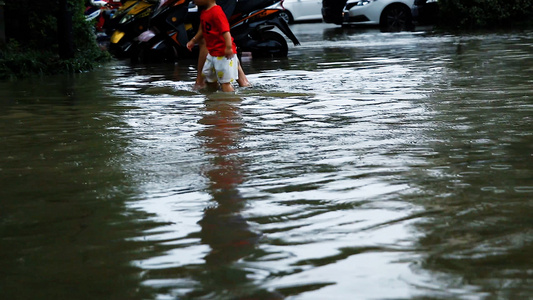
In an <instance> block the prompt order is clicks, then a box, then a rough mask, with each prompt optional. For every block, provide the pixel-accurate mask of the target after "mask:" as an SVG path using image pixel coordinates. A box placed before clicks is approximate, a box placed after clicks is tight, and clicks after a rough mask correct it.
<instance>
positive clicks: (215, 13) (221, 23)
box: [200, 5, 237, 56]
mask: <svg viewBox="0 0 533 300" xmlns="http://www.w3.org/2000/svg"><path fill="white" fill-rule="evenodd" d="M200 24H201V25H202V33H203V35H204V39H205V44H206V46H207V50H208V51H209V54H211V56H224V55H225V50H226V41H224V37H223V36H222V34H223V33H224V32H227V31H229V29H230V27H229V22H228V19H227V18H226V15H225V14H224V11H223V10H222V8H221V7H220V6H218V5H215V6H213V7H211V8H210V9H206V10H204V11H202V14H201V15H200ZM231 43H232V45H233V53H237V47H236V46H235V43H234V42H233V37H231Z"/></svg>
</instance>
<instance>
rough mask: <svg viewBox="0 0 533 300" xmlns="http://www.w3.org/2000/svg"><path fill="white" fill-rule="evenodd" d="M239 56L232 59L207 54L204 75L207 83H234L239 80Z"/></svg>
mask: <svg viewBox="0 0 533 300" xmlns="http://www.w3.org/2000/svg"><path fill="white" fill-rule="evenodd" d="M238 63H239V59H238V58H237V54H235V55H233V57H232V58H231V59H227V58H226V57H225V56H211V54H207V59H206V60H205V64H204V68H203V69H202V75H203V76H204V77H205V79H206V80H207V82H217V81H218V82H219V83H233V82H235V81H236V80H237V79H238V78H239V71H238Z"/></svg>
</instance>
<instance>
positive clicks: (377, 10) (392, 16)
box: [324, 0, 414, 31]
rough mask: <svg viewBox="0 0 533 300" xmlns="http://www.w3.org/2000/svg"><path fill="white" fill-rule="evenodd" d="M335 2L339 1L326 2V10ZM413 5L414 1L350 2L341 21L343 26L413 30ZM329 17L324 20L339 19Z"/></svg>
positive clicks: (378, 0) (347, 3) (364, 0)
mask: <svg viewBox="0 0 533 300" xmlns="http://www.w3.org/2000/svg"><path fill="white" fill-rule="evenodd" d="M333 1H338V0H324V8H327V7H328V5H329V3H332V2H333ZM413 5H414V0H348V1H347V2H346V6H344V9H343V12H342V19H341V20H342V24H343V25H355V24H360V25H379V26H380V28H381V29H382V30H383V31H401V30H411V29H412V28H413V17H412V15H411V9H412V7H413ZM330 11H331V10H330ZM330 11H328V10H324V12H330ZM328 17H329V18H327V17H326V16H324V19H325V20H326V21H328V19H336V20H338V19H339V18H338V17H335V16H328ZM339 17H340V16H339ZM331 23H334V22H331Z"/></svg>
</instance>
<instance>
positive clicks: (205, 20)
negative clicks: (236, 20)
mask: <svg viewBox="0 0 533 300" xmlns="http://www.w3.org/2000/svg"><path fill="white" fill-rule="evenodd" d="M195 3H196V4H197V5H203V6H205V7H206V8H205V10H204V11H202V13H201V15H200V24H201V26H200V28H199V29H198V32H197V33H196V35H195V36H194V37H193V38H192V39H191V40H190V41H189V42H188V43H187V48H188V49H189V50H192V47H194V44H195V42H196V41H199V40H200V39H201V38H202V37H203V38H204V39H205V42H206V46H207V50H208V52H209V54H208V55H207V60H206V62H205V65H204V67H203V69H202V75H203V76H204V77H205V78H206V81H207V82H208V83H210V84H213V83H215V82H218V83H219V84H220V86H221V88H222V91H224V92H233V91H234V89H233V86H232V85H231V84H232V83H233V82H234V81H236V80H237V78H238V69H237V66H238V64H239V62H238V59H237V56H236V55H235V54H237V47H236V46H235V43H234V42H233V38H232V37H231V33H230V27H229V23H228V20H227V19H226V15H225V14H224V11H223V10H222V8H221V7H220V6H218V5H217V4H216V2H215V0H195Z"/></svg>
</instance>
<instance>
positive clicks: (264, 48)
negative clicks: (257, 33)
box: [252, 31, 289, 58]
mask: <svg viewBox="0 0 533 300" xmlns="http://www.w3.org/2000/svg"><path fill="white" fill-rule="evenodd" d="M258 48H261V49H260V50H253V51H252V57H253V58H265V57H267V58H270V57H287V54H288V53H289V46H288V45H287V41H286V40H285V38H284V37H283V36H282V35H281V34H279V33H277V32H274V31H265V32H263V33H262V34H261V40H260V41H259V43H258Z"/></svg>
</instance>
